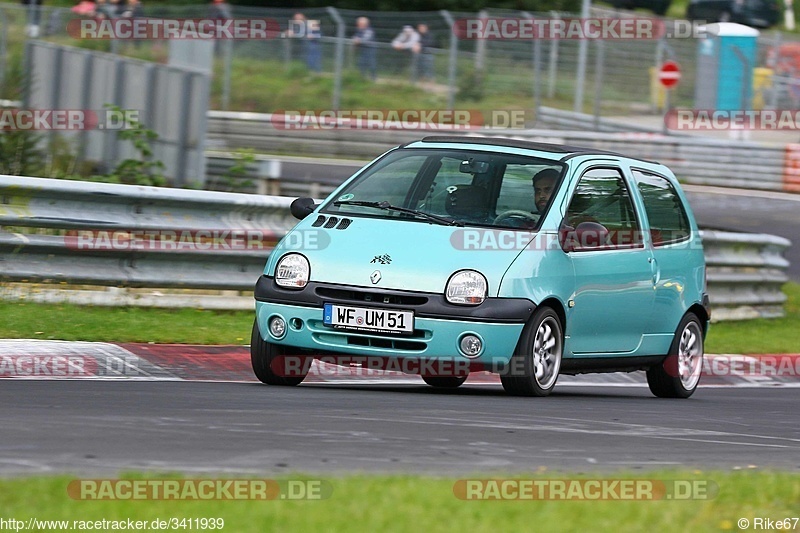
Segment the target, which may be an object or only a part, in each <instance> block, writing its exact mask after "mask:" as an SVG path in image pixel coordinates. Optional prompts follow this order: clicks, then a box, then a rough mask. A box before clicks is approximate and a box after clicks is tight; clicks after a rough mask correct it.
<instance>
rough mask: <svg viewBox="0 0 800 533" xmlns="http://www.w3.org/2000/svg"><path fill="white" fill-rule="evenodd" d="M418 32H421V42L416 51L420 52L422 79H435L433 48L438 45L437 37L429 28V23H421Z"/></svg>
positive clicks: (419, 63) (419, 62)
mask: <svg viewBox="0 0 800 533" xmlns="http://www.w3.org/2000/svg"><path fill="white" fill-rule="evenodd" d="M417 33H418V34H419V43H417V46H416V47H415V50H414V52H415V53H417V54H418V57H419V61H418V63H417V64H418V65H419V72H420V79H422V80H423V81H432V80H433V48H434V47H435V46H436V38H435V37H434V36H433V34H432V33H431V32H430V30H429V29H428V25H427V24H419V25H418V26H417Z"/></svg>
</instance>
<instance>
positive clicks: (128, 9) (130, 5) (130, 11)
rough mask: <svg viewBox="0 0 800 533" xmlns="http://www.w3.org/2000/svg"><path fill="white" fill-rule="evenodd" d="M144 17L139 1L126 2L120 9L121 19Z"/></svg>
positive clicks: (128, 0)
mask: <svg viewBox="0 0 800 533" xmlns="http://www.w3.org/2000/svg"><path fill="white" fill-rule="evenodd" d="M143 16H144V10H143V9H142V4H141V2H139V0H127V2H125V5H124V6H122V7H121V8H120V17H122V18H140V17H143Z"/></svg>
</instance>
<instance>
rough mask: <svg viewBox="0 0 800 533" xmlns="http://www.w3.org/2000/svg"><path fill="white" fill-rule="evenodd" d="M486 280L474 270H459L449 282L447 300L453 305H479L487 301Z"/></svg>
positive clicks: (446, 291) (446, 289) (446, 293)
mask: <svg viewBox="0 0 800 533" xmlns="http://www.w3.org/2000/svg"><path fill="white" fill-rule="evenodd" d="M487 290H488V289H487V283H486V278H485V277H483V274H481V273H480V272H476V271H474V270H459V271H458V272H456V273H455V274H453V275H452V276H450V280H449V281H448V282H447V287H446V288H445V291H444V293H445V298H446V299H447V301H448V302H450V303H451V304H461V305H478V304H480V303H483V301H484V300H485V299H486V292H487Z"/></svg>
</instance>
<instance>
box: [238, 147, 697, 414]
mask: <svg viewBox="0 0 800 533" xmlns="http://www.w3.org/2000/svg"><path fill="white" fill-rule="evenodd" d="M292 214H293V215H294V216H295V217H296V218H299V219H300V222H299V223H298V224H297V225H296V226H295V228H294V229H293V230H291V231H290V232H289V233H288V234H287V235H286V237H284V239H283V240H282V241H281V242H280V243H278V244H277V245H276V247H275V249H274V250H273V252H272V253H271V254H270V256H269V258H268V261H267V264H266V267H265V269H264V274H263V276H261V278H260V279H259V280H258V282H257V284H256V288H255V298H256V320H255V323H254V325H253V333H252V342H251V360H252V364H253V370H254V372H255V375H256V376H257V377H258V379H259V380H261V381H262V382H264V383H267V384H271V385H297V384H299V383H300V382H302V381H303V379H304V378H305V377H306V375H307V373H308V370H309V368H310V362H311V361H313V360H314V359H315V358H316V359H322V360H323V361H333V362H334V363H336V364H341V365H358V366H363V367H368V368H382V369H387V368H388V369H399V370H402V371H404V372H415V371H416V373H419V374H421V375H422V377H423V379H424V380H425V381H426V382H427V383H428V384H429V385H432V386H434V387H458V386H459V385H461V384H462V383H463V382H464V381H465V380H466V378H467V375H468V373H469V372H470V371H473V372H474V371H476V370H481V371H491V372H496V373H498V374H499V375H500V379H501V381H502V384H503V387H504V388H505V390H506V391H507V392H509V393H511V394H515V395H525V396H546V395H548V394H549V393H550V392H551V391H552V390H553V387H554V386H555V384H556V380H557V379H558V376H559V375H560V374H577V373H586V372H618V371H634V370H646V371H647V372H646V373H647V382H648V384H649V386H650V390H651V391H652V392H653V393H654V394H655V395H656V396H659V397H672V398H687V397H689V396H691V394H692V393H693V392H694V391H695V389H696V388H697V384H698V381H699V379H700V374H701V370H702V365H703V340H704V337H705V334H706V331H707V328H708V321H709V316H710V314H709V309H708V297H707V295H706V290H705V285H706V274H705V262H704V258H703V249H702V243H701V240H700V235H699V232H698V228H697V224H696V222H695V220H694V217H693V215H692V212H691V209H690V208H689V204H688V203H687V201H686V197H685V196H684V194H683V192H682V190H681V188H680V186H679V184H678V182H677V180H676V178H675V176H674V175H673V173H672V172H671V171H670V170H669V169H668V168H667V167H665V166H664V165H661V164H658V163H655V162H651V161H644V160H639V159H634V158H630V157H625V156H623V155H620V154H616V153H610V152H603V151H598V150H594V149H585V148H578V147H573V146H562V145H554V144H543V143H534V142H527V141H520V140H514V139H502V138H483V137H442V136H439V137H425V138H424V139H422V140H420V141H416V142H412V143H409V144H406V145H403V146H400V147H397V148H395V149H393V150H390V151H389V152H387V153H386V154H384V155H383V156H381V157H379V158H378V159H376V160H375V161H373V162H371V163H369V164H368V165H366V166H365V167H364V168H363V169H361V170H359V171H358V172H357V173H356V174H355V175H354V176H352V177H351V178H350V179H348V180H347V181H346V182H345V183H344V184H342V185H341V186H340V187H339V188H338V189H337V190H335V191H334V192H333V193H332V194H331V195H330V196H329V197H328V198H327V199H325V200H324V201H323V202H322V203H320V204H319V205H317V204H315V203H314V201H313V200H312V199H310V198H299V199H297V200H295V201H294V202H293V203H292ZM328 358H329V359H328Z"/></svg>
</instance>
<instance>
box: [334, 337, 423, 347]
mask: <svg viewBox="0 0 800 533" xmlns="http://www.w3.org/2000/svg"><path fill="white" fill-rule="evenodd" d="M347 344H350V345H352V346H368V347H370V348H389V349H393V350H406V351H422V350H424V349H425V347H426V344H425V343H424V342H414V341H409V340H403V339H387V338H385V337H380V338H378V337H360V336H356V335H348V336H347Z"/></svg>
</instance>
